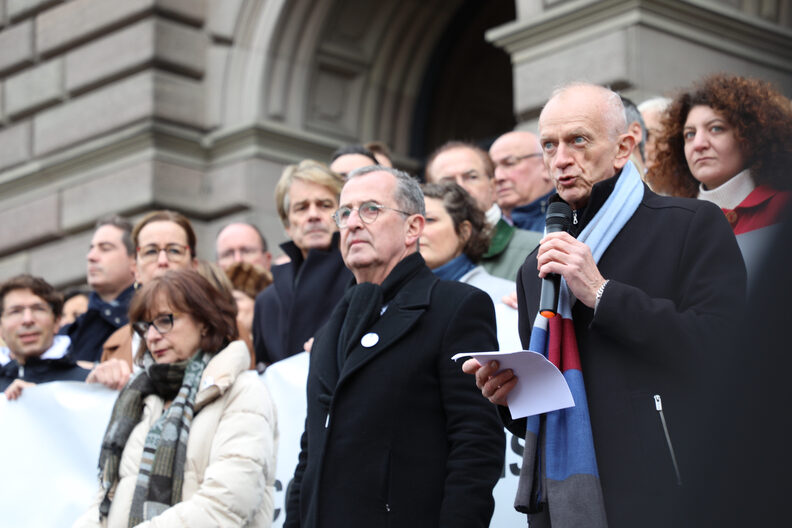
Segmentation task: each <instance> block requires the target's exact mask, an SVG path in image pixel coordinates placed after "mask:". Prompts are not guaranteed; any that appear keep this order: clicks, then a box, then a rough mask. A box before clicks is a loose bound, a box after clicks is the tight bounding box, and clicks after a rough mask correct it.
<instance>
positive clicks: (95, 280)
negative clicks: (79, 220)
mask: <svg viewBox="0 0 792 528" xmlns="http://www.w3.org/2000/svg"><path fill="white" fill-rule="evenodd" d="M131 233H132V225H131V224H130V223H129V222H127V221H126V220H124V219H123V218H121V217H118V216H110V217H107V218H103V219H100V220H99V221H98V222H97V224H96V230H95V231H94V234H93V237H92V238H91V246H90V247H89V248H88V254H87V255H86V256H85V260H86V272H87V273H86V275H87V277H88V285H89V286H90V287H91V289H93V291H92V292H91V296H90V299H89V300H88V310H87V311H86V312H85V313H84V314H82V315H80V316H79V317H78V318H77V319H76V320H75V321H74V322H73V323H72V324H70V325H69V326H66V327H64V328H63V329H62V330H61V332H60V333H61V334H65V335H68V336H69V338H70V339H71V349H70V351H69V354H70V355H71V356H72V357H73V358H74V359H76V360H84V361H94V362H95V361H99V359H100V358H101V357H102V344H103V343H104V342H105V340H106V339H107V338H108V337H110V334H112V333H113V332H115V331H116V330H118V329H119V328H121V327H122V326H124V325H126V324H127V322H128V319H127V309H128V308H129V302H130V301H131V300H132V295H133V294H134V293H135V289H134V288H133V286H132V285H133V284H134V282H135V244H134V243H133V242H132V236H131Z"/></svg>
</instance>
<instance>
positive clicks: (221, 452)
mask: <svg viewBox="0 0 792 528" xmlns="http://www.w3.org/2000/svg"><path fill="white" fill-rule="evenodd" d="M129 320H130V322H131V324H132V327H133V328H134V329H135V332H137V333H138V334H139V335H140V337H141V339H142V341H143V342H144V343H143V344H144V345H145V346H141V347H140V348H139V350H138V353H137V356H136V359H135V361H136V363H137V364H138V365H139V366H140V367H141V370H139V371H138V372H137V374H135V375H134V376H133V378H132V379H131V380H130V382H129V383H128V384H127V385H126V387H124V389H123V390H122V391H121V393H120V394H119V396H118V400H117V401H116V404H115V406H114V408H113V413H112V416H111V418H110V423H109V424H108V426H107V431H106V433H105V437H104V440H103V442H102V450H101V454H100V456H99V471H100V483H101V485H100V490H99V493H98V494H97V496H96V499H95V501H94V503H93V505H92V506H91V507H90V508H89V510H88V511H87V512H85V514H84V515H83V516H82V517H81V518H80V519H78V521H77V522H76V523H75V525H74V526H75V527H88V526H102V527H116V526H117V527H122V526H123V527H126V526H138V527H151V528H154V527H157V526H167V527H174V526H189V527H193V528H194V527H201V526H229V527H230V526H240V527H241V526H246V527H254V526H255V527H264V526H270V525H271V522H272V515H273V484H274V469H275V452H276V444H277V426H276V417H275V412H274V408H273V405H272V402H271V399H270V396H269V394H268V392H267V390H266V388H265V387H264V386H263V384H262V383H261V381H260V380H259V379H258V376H257V374H256V373H255V371H250V370H248V368H249V365H250V355H249V352H248V349H247V347H246V345H245V344H244V342H242V341H236V339H237V336H238V333H237V326H236V307H235V305H234V304H233V303H232V302H230V301H229V300H228V299H225V298H224V297H218V296H217V295H216V293H215V289H214V287H213V286H212V285H211V284H210V283H209V282H208V281H207V280H206V279H205V278H203V277H202V276H200V275H199V274H198V273H197V272H195V271H191V270H179V271H168V272H166V273H165V274H164V275H162V276H160V277H156V278H154V279H152V280H151V281H150V282H148V283H147V284H145V285H144V286H143V288H142V289H141V290H140V291H138V292H137V294H136V295H135V297H134V299H133V300H132V304H131V306H130V310H129Z"/></svg>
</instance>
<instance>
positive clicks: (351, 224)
mask: <svg viewBox="0 0 792 528" xmlns="http://www.w3.org/2000/svg"><path fill="white" fill-rule="evenodd" d="M346 227H347V229H359V228H361V227H363V221H362V220H361V219H360V209H352V210H351V211H349V217H348V218H347V222H346Z"/></svg>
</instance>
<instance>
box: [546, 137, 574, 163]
mask: <svg viewBox="0 0 792 528" xmlns="http://www.w3.org/2000/svg"><path fill="white" fill-rule="evenodd" d="M573 162H574V159H573V158H572V155H571V149H570V148H569V147H568V146H567V145H566V144H565V143H564V142H563V141H562V142H559V144H558V146H557V147H556V151H555V155H554V156H553V158H552V161H551V165H552V166H553V167H554V168H557V169H563V168H565V167H568V166H569V165H571V164H572V163H573Z"/></svg>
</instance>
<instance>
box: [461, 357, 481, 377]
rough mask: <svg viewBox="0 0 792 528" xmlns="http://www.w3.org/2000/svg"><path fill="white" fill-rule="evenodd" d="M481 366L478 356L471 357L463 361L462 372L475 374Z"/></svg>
mask: <svg viewBox="0 0 792 528" xmlns="http://www.w3.org/2000/svg"><path fill="white" fill-rule="evenodd" d="M480 368H481V363H479V362H478V360H477V359H476V358H470V359H468V360H467V361H465V362H464V363H462V372H464V373H465V374H475V373H476V371H477V370H478V369H480Z"/></svg>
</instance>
